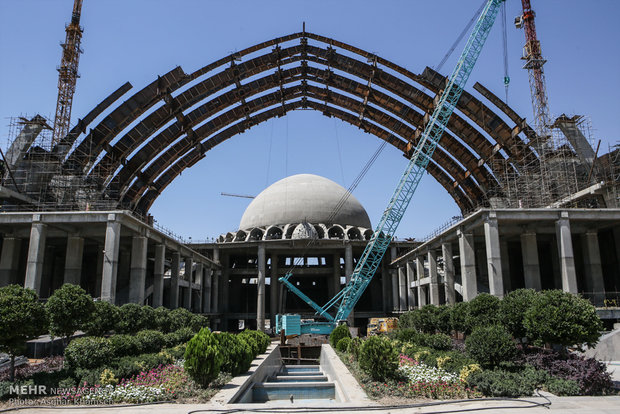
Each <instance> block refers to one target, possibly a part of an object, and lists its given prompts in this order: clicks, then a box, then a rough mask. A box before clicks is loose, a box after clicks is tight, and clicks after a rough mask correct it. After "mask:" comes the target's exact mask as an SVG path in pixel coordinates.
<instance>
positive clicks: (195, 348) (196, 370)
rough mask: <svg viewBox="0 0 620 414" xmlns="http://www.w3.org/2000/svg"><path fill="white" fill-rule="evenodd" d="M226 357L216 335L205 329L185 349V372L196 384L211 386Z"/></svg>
mask: <svg viewBox="0 0 620 414" xmlns="http://www.w3.org/2000/svg"><path fill="white" fill-rule="evenodd" d="M223 362H224V357H223V355H222V351H221V349H220V346H219V344H218V342H217V340H216V339H215V338H214V335H213V334H212V333H211V332H210V331H209V330H208V329H207V328H203V329H201V330H200V332H198V333H197V334H196V335H195V336H194V337H193V338H192V339H191V340H190V341H189V342H188V343H187V348H186V349H185V371H186V372H187V373H188V374H189V376H190V377H192V379H193V380H194V381H196V383H198V384H200V385H201V386H203V387H206V386H208V385H209V383H210V382H211V381H213V380H214V379H215V378H217V376H218V375H219V373H220V367H221V366H222V363H223Z"/></svg>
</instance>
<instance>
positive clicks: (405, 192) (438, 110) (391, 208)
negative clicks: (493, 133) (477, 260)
mask: <svg viewBox="0 0 620 414" xmlns="http://www.w3.org/2000/svg"><path fill="white" fill-rule="evenodd" d="M503 2H504V0H488V1H487V3H486V5H485V6H484V8H483V10H482V13H481V14H480V17H479V18H478V21H477V22H476V25H475V26H474V30H473V31H472V33H471V35H470V36H469V39H468V41H467V44H466V45H465V49H464V50H463V52H462V53H461V56H460V58H459V60H458V62H457V64H456V67H455V68H454V70H453V71H452V74H451V75H450V77H449V78H448V79H447V81H446V85H445V88H444V90H443V92H442V94H441V96H440V98H439V101H438V102H437V105H436V107H435V109H434V111H433V114H432V116H431V118H430V119H429V121H428V123H427V124H426V127H425V128H424V132H423V133H422V135H421V136H420V139H419V141H418V143H417V146H416V147H415V149H414V150H413V152H412V155H411V158H410V159H409V162H408V164H407V167H406V168H405V171H404V172H403V174H402V176H401V177H400V181H399V182H398V185H397V186H396V190H395V191H394V194H393V195H392V198H391V199H390V202H389V203H388V205H387V207H386V209H385V211H384V212H383V216H382V217H381V220H380V221H379V223H378V224H377V226H376V228H375V231H374V233H373V235H372V237H371V239H370V241H369V242H368V244H367V245H366V248H365V249H364V252H363V253H362V256H361V257H360V259H359V261H358V262H357V265H356V266H355V270H354V271H353V274H352V275H351V277H350V279H349V282H348V283H347V284H346V285H345V287H344V288H343V289H342V290H341V291H340V292H338V293H337V294H336V295H335V296H334V297H333V298H332V299H331V300H330V301H329V302H327V304H325V305H324V306H322V307H321V306H319V305H318V304H317V303H315V302H314V301H313V300H312V299H310V298H309V297H308V296H307V295H305V294H304V293H303V292H302V291H301V290H299V289H298V288H297V287H296V286H295V285H294V284H293V283H291V282H290V280H289V279H290V277H291V276H292V272H291V271H289V272H287V273H286V275H285V276H283V277H281V278H280V279H279V281H280V282H282V283H283V284H284V285H285V286H286V287H287V288H288V289H289V290H290V291H292V292H293V293H295V294H296V295H297V296H299V297H300V298H301V299H302V300H303V301H304V302H306V303H307V304H308V305H310V306H311V307H312V308H313V309H314V310H315V311H316V313H317V314H318V315H319V316H321V317H323V318H325V319H326V320H327V321H326V322H319V321H313V322H306V323H301V317H300V315H277V316H276V329H278V331H280V330H281V329H284V330H285V332H286V334H287V335H291V334H296V333H297V334H300V333H317V334H328V333H330V332H331V331H332V330H333V329H334V327H335V326H336V325H337V324H338V323H341V322H344V321H346V320H347V317H348V316H349V314H350V313H351V311H352V310H353V307H354V306H355V304H356V303H357V302H358V301H359V299H360V298H361V296H362V294H363V293H364V290H365V289H366V288H367V287H368V285H369V283H370V281H371V280H372V277H373V276H374V274H375V272H376V270H377V268H378V267H379V264H380V263H381V260H382V258H383V255H384V254H385V251H386V250H387V248H388V246H389V245H390V242H391V241H392V238H393V237H394V234H395V232H396V229H397V228H398V225H399V224H400V221H401V220H402V218H403V216H404V214H405V211H406V210H407V207H408V206H409V203H410V201H411V197H412V196H413V194H414V192H415V190H416V188H417V187H418V184H419V183H420V180H421V179H422V175H423V174H424V172H425V171H426V167H427V166H428V163H429V162H430V160H431V157H432V156H433V153H434V152H435V148H436V147H437V144H438V143H439V139H440V138H441V136H442V134H443V132H444V130H445V129H446V125H447V124H448V120H449V119H450V116H451V115H452V113H453V112H454V109H455V108H456V104H457V102H458V101H459V98H460V97H461V94H462V93H463V88H464V87H465V83H466V82H467V79H468V78H469V75H470V74H471V72H472V70H473V68H474V65H475V64H476V61H477V60H478V56H480V52H481V51H482V47H483V45H484V43H485V42H486V39H487V37H488V35H489V32H490V31H491V27H492V26H493V23H494V22H495V18H496V17H497V14H498V12H499V9H500V6H501V4H502V3H503ZM331 308H335V310H336V314H335V316H332V315H331V314H330V313H329V310H330V309H331ZM260 328H261V327H259V329H260Z"/></svg>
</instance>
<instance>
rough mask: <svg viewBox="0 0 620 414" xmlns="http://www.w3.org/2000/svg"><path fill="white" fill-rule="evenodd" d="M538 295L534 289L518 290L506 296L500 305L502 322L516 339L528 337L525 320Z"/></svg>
mask: <svg viewBox="0 0 620 414" xmlns="http://www.w3.org/2000/svg"><path fill="white" fill-rule="evenodd" d="M536 295H537V293H536V291H535V290H534V289H517V290H513V291H512V292H510V293H508V294H507V295H506V296H504V298H503V299H502V300H501V302H500V304H499V319H500V322H501V323H502V325H504V326H505V327H506V329H508V332H510V334H511V335H512V336H513V337H514V338H516V339H521V338H523V337H525V336H526V331H525V326H523V320H524V318H525V312H526V311H527V310H528V309H529V308H530V306H531V305H532V303H533V302H534V299H535V298H536Z"/></svg>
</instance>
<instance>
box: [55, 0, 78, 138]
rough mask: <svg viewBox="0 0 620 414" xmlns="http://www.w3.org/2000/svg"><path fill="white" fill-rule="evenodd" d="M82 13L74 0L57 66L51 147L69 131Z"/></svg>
mask: <svg viewBox="0 0 620 414" xmlns="http://www.w3.org/2000/svg"><path fill="white" fill-rule="evenodd" d="M81 14H82V0H74V2H73V13H72V14H71V22H70V23H69V24H67V25H66V27H65V32H66V37H65V42H64V43H62V44H61V47H62V58H61V60H60V66H59V67H58V100H57V101H56V115H55V117H54V133H53V135H52V147H54V145H55V144H57V143H58V142H59V141H60V140H61V139H62V138H64V137H65V136H66V135H67V133H68V132H69V128H70V123H71V106H72V105H73V95H74V93H75V84H76V81H77V78H78V77H79V74H78V64H79V61H80V54H81V53H82V49H81V48H80V43H81V41H82V32H83V31H84V29H83V28H82V27H80V16H81Z"/></svg>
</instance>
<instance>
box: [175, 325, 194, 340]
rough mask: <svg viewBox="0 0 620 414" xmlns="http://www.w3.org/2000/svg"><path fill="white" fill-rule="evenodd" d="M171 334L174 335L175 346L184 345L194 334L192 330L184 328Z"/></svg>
mask: <svg viewBox="0 0 620 414" xmlns="http://www.w3.org/2000/svg"><path fill="white" fill-rule="evenodd" d="M172 333H173V334H174V335H175V339H176V343H177V344H184V343H186V342H187V341H189V340H190V339H192V338H193V337H194V334H195V333H196V332H194V331H192V328H189V327H185V328H181V329H178V330H176V331H174V332H172Z"/></svg>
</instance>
